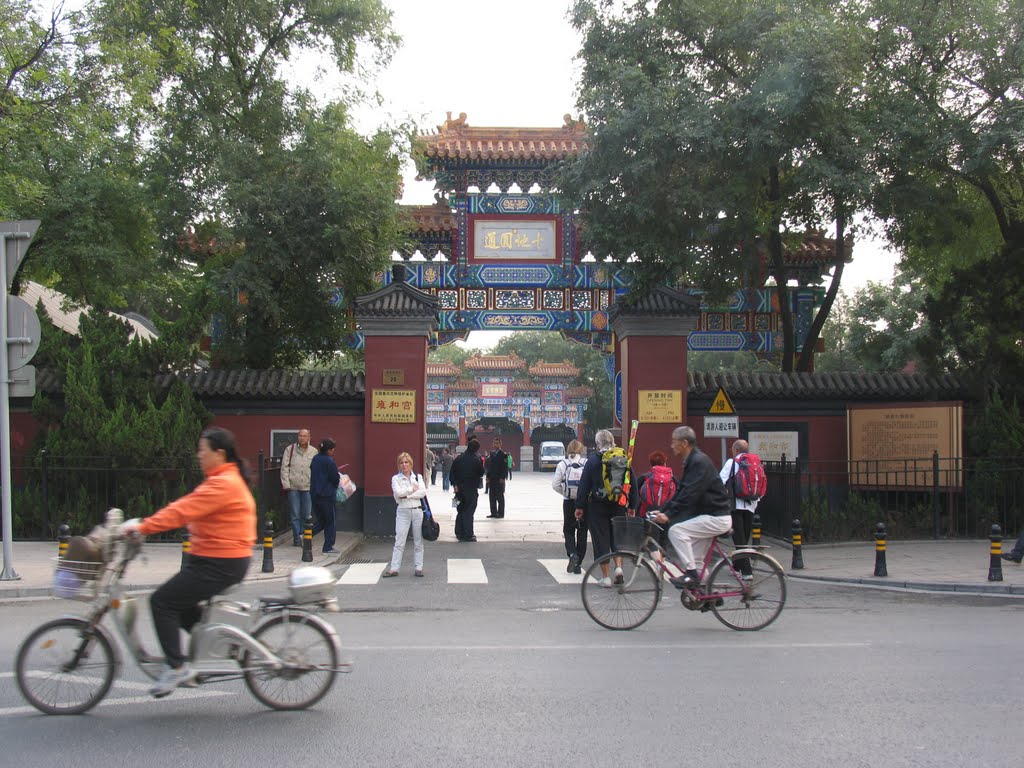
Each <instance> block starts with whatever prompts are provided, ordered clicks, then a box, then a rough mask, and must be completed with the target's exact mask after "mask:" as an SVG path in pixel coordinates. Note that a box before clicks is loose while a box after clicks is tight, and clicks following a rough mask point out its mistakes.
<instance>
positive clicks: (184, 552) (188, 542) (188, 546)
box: [181, 531, 192, 568]
mask: <svg viewBox="0 0 1024 768" xmlns="http://www.w3.org/2000/svg"><path fill="white" fill-rule="evenodd" d="M191 552H192V534H191V533H189V532H188V531H185V532H184V533H182V534H181V567H182V568H184V567H185V566H186V565H188V556H189V554H190V553H191Z"/></svg>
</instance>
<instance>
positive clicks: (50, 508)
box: [11, 451, 288, 540]
mask: <svg viewBox="0 0 1024 768" xmlns="http://www.w3.org/2000/svg"><path fill="white" fill-rule="evenodd" d="M250 470H251V472H252V474H253V481H254V487H253V495H254V497H255V498H256V503H257V511H258V518H259V526H258V530H257V539H258V540H259V539H261V538H262V526H263V522H264V521H265V520H266V518H267V517H269V518H270V519H271V520H272V521H273V523H274V530H275V531H277V532H279V533H280V532H283V531H284V530H285V527H284V526H285V524H286V523H287V521H288V512H287V500H286V499H285V497H284V496H283V495H282V493H281V462H280V459H266V458H264V456H263V453H262V452H261V453H260V455H259V458H258V460H257V461H256V462H255V466H252V467H250ZM201 480H202V473H201V472H200V471H199V467H198V466H197V465H196V462H195V459H194V458H192V457H189V458H187V459H182V458H158V459H151V460H148V461H140V460H133V459H131V458H130V457H110V456H50V455H48V454H47V452H46V451H41V452H40V453H39V454H36V455H34V456H25V455H14V456H12V457H11V512H12V524H13V525H12V528H13V533H14V537H15V538H16V539H42V540H50V539H53V538H54V537H56V535H57V528H58V526H60V525H61V524H63V523H67V524H68V525H69V526H70V527H71V531H72V533H73V534H76V535H77V534H84V533H87V532H88V531H90V530H91V529H92V528H93V527H94V526H96V525H98V524H100V523H101V522H103V520H104V515H105V513H106V510H107V509H109V508H110V507H119V508H121V509H123V510H124V512H125V515H126V516H128V517H145V516H147V515H150V514H152V513H153V512H155V511H156V510H158V509H160V508H161V507H163V506H166V505H167V504H168V503H169V502H171V501H173V500H174V499H177V498H179V497H181V496H183V495H185V494H186V493H188V492H189V491H191V490H192V489H193V488H195V487H196V486H197V485H198V484H199V482H200V481H201ZM177 535H178V534H177V532H167V533H166V534H163V536H162V538H164V539H174V538H176V537H177Z"/></svg>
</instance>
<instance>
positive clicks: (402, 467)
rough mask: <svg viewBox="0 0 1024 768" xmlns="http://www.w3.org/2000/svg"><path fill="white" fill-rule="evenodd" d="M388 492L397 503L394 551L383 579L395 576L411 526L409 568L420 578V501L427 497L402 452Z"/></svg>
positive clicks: (422, 482)
mask: <svg viewBox="0 0 1024 768" xmlns="http://www.w3.org/2000/svg"><path fill="white" fill-rule="evenodd" d="M391 493H392V494H394V496H395V501H396V502H398V510H397V511H396V512H395V551H394V552H393V553H392V555H391V565H390V567H389V568H388V570H386V571H384V577H385V578H388V577H390V576H397V575H398V569H399V568H401V567H402V555H403V554H404V553H405V540H406V539H407V538H409V526H412V543H413V565H414V566H415V568H416V575H417V576H422V575H423V508H422V507H421V506H420V499H422V498H423V497H424V496H426V495H427V484H426V483H425V482H424V481H423V476H422V475H417V474H416V473H414V472H413V471H412V456H410V455H409V454H408V453H405V452H404V451H403V452H402V453H400V454H398V472H397V473H396V474H395V476H394V477H392V478H391Z"/></svg>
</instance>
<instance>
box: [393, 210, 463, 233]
mask: <svg viewBox="0 0 1024 768" xmlns="http://www.w3.org/2000/svg"><path fill="white" fill-rule="evenodd" d="M400 207H401V210H403V211H404V212H405V213H407V214H408V215H409V216H411V217H412V220H413V223H414V224H415V225H416V228H415V231H417V232H454V231H455V229H456V224H455V214H454V213H452V209H451V208H450V207H449V206H448V204H447V203H435V204H434V205H403V206H400Z"/></svg>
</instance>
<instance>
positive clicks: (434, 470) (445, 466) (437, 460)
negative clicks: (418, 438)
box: [423, 446, 455, 491]
mask: <svg viewBox="0 0 1024 768" xmlns="http://www.w3.org/2000/svg"><path fill="white" fill-rule="evenodd" d="M454 462H455V454H454V453H453V452H452V451H450V450H449V449H448V448H447V447H445V448H442V449H441V452H440V453H439V454H438V453H434V452H433V451H432V450H430V447H429V446H427V450H426V453H424V454H423V464H424V465H425V466H426V468H427V471H426V472H425V473H424V474H427V475H430V484H431V485H437V475H438V473H440V474H441V487H442V489H443V490H446V491H447V490H448V488H449V485H450V484H451V472H452V464H453V463H454Z"/></svg>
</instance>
